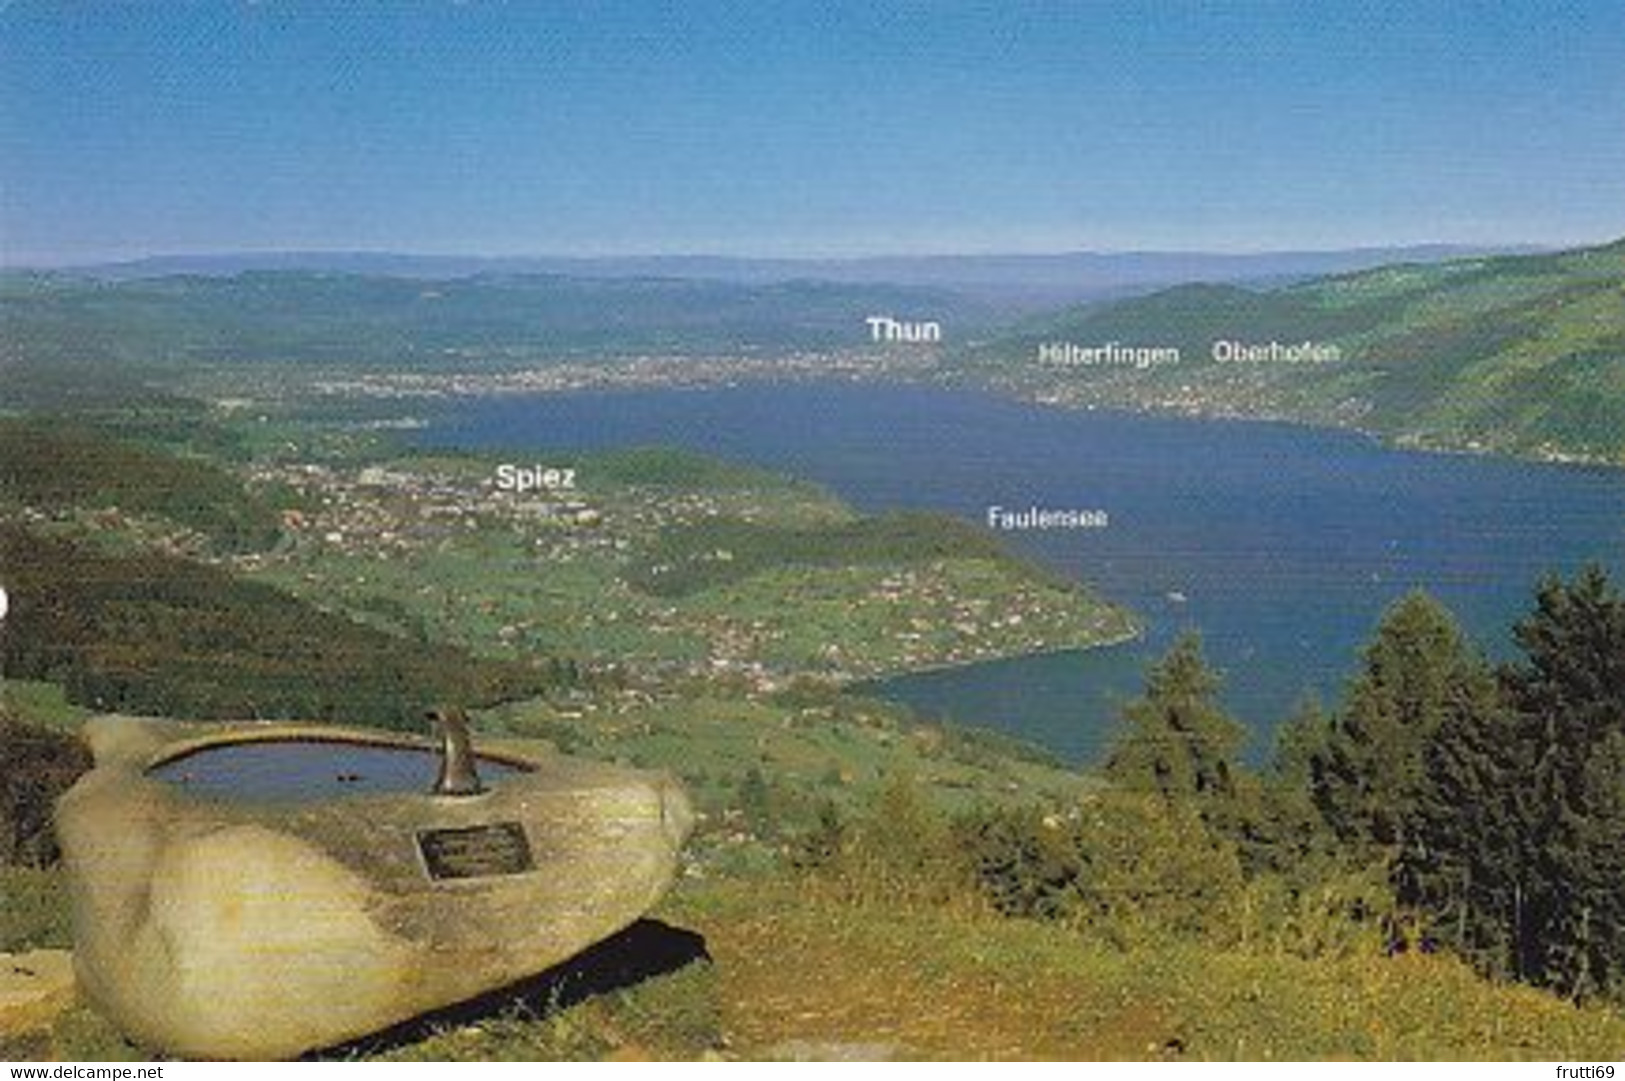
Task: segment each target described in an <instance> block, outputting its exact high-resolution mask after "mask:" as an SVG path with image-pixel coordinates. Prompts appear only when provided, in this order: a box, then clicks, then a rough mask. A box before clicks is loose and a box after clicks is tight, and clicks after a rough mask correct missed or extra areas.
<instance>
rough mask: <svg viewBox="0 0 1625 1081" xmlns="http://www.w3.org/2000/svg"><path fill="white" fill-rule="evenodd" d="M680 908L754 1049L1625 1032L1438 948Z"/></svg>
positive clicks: (828, 911)
mask: <svg viewBox="0 0 1625 1081" xmlns="http://www.w3.org/2000/svg"><path fill="white" fill-rule="evenodd" d="M665 912H667V913H669V916H668V918H669V919H671V920H672V921H673V922H675V923H678V924H680V925H683V926H688V927H692V928H694V929H695V930H698V931H700V932H701V933H702V934H704V935H705V937H706V942H707V944H708V946H709V948H710V950H711V953H712V956H713V957H714V958H715V959H716V963H717V978H718V981H719V987H718V992H717V993H718V995H719V999H720V1004H721V1009H720V1012H721V1017H722V1024H723V1028H724V1031H725V1032H726V1033H727V1034H728V1035H729V1037H730V1038H731V1040H732V1042H733V1047H734V1049H735V1050H736V1051H737V1052H738V1053H740V1054H742V1055H752V1054H764V1053H768V1052H771V1051H773V1050H774V1049H775V1048H777V1049H779V1050H780V1053H783V1051H784V1049H785V1048H786V1046H787V1044H788V1045H789V1046H791V1047H794V1044H793V1043H791V1041H801V1042H802V1044H803V1045H806V1044H809V1043H810V1044H813V1045H818V1044H824V1045H829V1044H837V1045H839V1044H848V1045H850V1044H857V1045H868V1046H870V1047H872V1048H876V1049H877V1050H878V1049H885V1048H889V1049H891V1050H892V1051H893V1052H894V1053H895V1054H898V1055H906V1056H915V1057H925V1058H968V1059H978V1058H999V1059H1014V1058H1084V1059H1146V1058H1189V1059H1230V1058H1241V1059H1327V1058H1361V1059H1503V1058H1512V1059H1521V1058H1530V1059H1574V1060H1576V1061H1594V1060H1608V1059H1611V1058H1614V1057H1617V1055H1618V1052H1619V1048H1620V1046H1621V1045H1622V1041H1625V1016H1622V1015H1621V1014H1620V1013H1618V1012H1617V1011H1614V1010H1609V1009H1603V1008H1589V1009H1584V1010H1580V1009H1576V1008H1574V1007H1573V1006H1571V1005H1569V1004H1568V1003H1565V1002H1562V1001H1559V1000H1557V999H1555V998H1552V997H1551V996H1549V995H1545V994H1542V993H1540V992H1537V991H1533V990H1530V989H1528V988H1517V987H1506V986H1497V985H1494V984H1490V983H1487V982H1485V981H1483V980H1481V979H1479V978H1478V977H1476V976H1475V975H1473V973H1472V972H1470V971H1469V970H1468V969H1466V968H1465V967H1464V966H1462V965H1461V964H1459V963H1457V962H1455V961H1452V960H1448V959H1445V958H1439V957H1423V956H1411V957H1399V958H1392V959H1390V958H1384V957H1380V956H1374V957H1364V958H1355V959H1349V960H1341V961H1339V960H1321V961H1314V962H1309V961H1302V960H1298V959H1295V958H1291V957H1285V956H1274V955H1271V954H1270V953H1268V952H1262V951H1260V952H1242V951H1217V950H1212V949H1207V948H1203V947H1197V946H1186V945H1180V944H1177V943H1170V944H1168V945H1165V946H1159V947H1153V948H1147V949H1142V950H1136V951H1132V952H1124V951H1120V950H1116V949H1113V948H1110V947H1105V946H1096V945H1091V944H1089V943H1087V942H1084V941H1081V940H1080V939H1079V938H1078V937H1077V936H1076V934H1074V933H1071V932H1068V931H1066V930H1064V929H1061V928H1058V927H1055V926H1052V925H1045V924H1038V923H1027V922H1022V921H1012V920H997V919H991V918H988V917H985V916H980V915H977V914H974V913H956V912H953V911H949V910H943V909H921V910H913V911H910V910H908V909H903V908H899V907H896V906H890V905H888V906H884V907H882V906H865V905H855V904H851V903H847V902H843V901H839V900H835V899H831V898H825V897H821V896H819V895H818V894H817V893H816V892H813V893H808V892H806V891H803V890H796V889H792V888H790V886H789V884H788V883H785V884H780V885H777V886H775V885H773V884H768V883H741V884H736V885H725V886H720V887H711V888H706V889H702V890H694V891H686V892H681V893H679V895H678V896H676V897H675V898H673V899H672V900H671V901H670V902H668V904H667V906H666V909H665ZM787 972H807V973H813V972H815V973H818V974H819V976H818V978H817V979H807V980H802V979H785V973H787Z"/></svg>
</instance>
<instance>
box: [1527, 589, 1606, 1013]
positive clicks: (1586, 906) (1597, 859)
mask: <svg viewBox="0 0 1625 1081" xmlns="http://www.w3.org/2000/svg"><path fill="white" fill-rule="evenodd" d="M1514 635H1515V637H1516V638H1517V640H1518V644H1519V645H1520V646H1521V647H1522V648H1523V652H1524V656H1525V660H1524V661H1523V662H1522V663H1520V664H1518V665H1515V666H1513V667H1511V668H1509V669H1507V670H1506V672H1505V673H1504V681H1505V684H1506V688H1507V692H1508V695H1509V697H1510V698H1511V700H1512V703H1513V705H1514V706H1515V708H1516V709H1517V712H1518V717H1519V722H1518V724H1519V739H1520V743H1521V744H1522V745H1523V746H1524V747H1525V754H1526V755H1527V756H1528V760H1529V768H1528V770H1527V775H1526V776H1525V777H1524V778H1523V785H1524V787H1525V788H1526V789H1527V790H1528V791H1529V792H1530V793H1531V794H1532V796H1533V799H1532V801H1531V805H1530V807H1529V809H1528V821H1527V822H1526V823H1525V824H1524V829H1525V831H1526V834H1527V842H1526V843H1527V846H1528V849H1529V855H1528V868H1527V870H1526V873H1525V879H1526V882H1527V885H1526V890H1525V897H1524V905H1523V909H1522V913H1521V915H1522V918H1521V919H1520V921H1519V923H1518V926H1517V928H1516V935H1517V940H1518V951H1519V962H1520V964H1519V969H1520V972H1522V973H1524V974H1526V975H1528V976H1530V977H1531V978H1533V979H1536V980H1537V981H1538V982H1541V983H1546V984H1549V985H1551V986H1554V987H1557V988H1559V989H1561V990H1563V991H1565V992H1567V993H1569V994H1573V995H1575V996H1577V997H1583V996H1586V995H1590V994H1595V993H1599V992H1603V993H1611V994H1614V995H1616V996H1617V995H1619V994H1621V993H1625V887H1622V883H1625V598H1622V597H1621V596H1620V594H1619V593H1618V592H1617V591H1616V590H1615V589H1614V588H1613V586H1612V585H1611V583H1610V582H1609V581H1608V577H1607V575H1606V574H1604V572H1603V571H1602V570H1601V569H1600V568H1598V567H1590V568H1587V569H1586V570H1585V571H1583V572H1582V573H1581V574H1580V575H1579V576H1577V577H1576V579H1575V581H1574V583H1573V584H1572V585H1566V584H1564V583H1563V582H1562V581H1561V580H1557V579H1552V580H1548V581H1546V582H1544V583H1542V585H1541V587H1540V589H1539V591H1538V592H1537V594H1536V603H1535V611H1534V612H1533V613H1532V614H1531V615H1530V616H1529V617H1528V618H1527V619H1525V620H1523V621H1522V622H1520V623H1519V624H1518V625H1517V627H1516V628H1514Z"/></svg>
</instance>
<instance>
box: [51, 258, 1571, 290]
mask: <svg viewBox="0 0 1625 1081" xmlns="http://www.w3.org/2000/svg"><path fill="white" fill-rule="evenodd" d="M1539 250H1543V249H1540V248H1536V247H1532V246H1528V245H1502V246H1487V245H1451V244H1419V245H1408V246H1392V247H1367V248H1349V249H1328V250H1297V251H1275V252H1257V253H1223V252H1201V251H1122V252H1091V251H1078V252H1059V253H1054V254H989V255H952V254H949V255H892V256H869V257H851V258H750V257H737V256H718V255H648V256H598V257H592V256H508V257H501V256H499V257H479V256H458V255H417V254H411V253H391V252H322V251H315V252H308V251H307V252H299V251H288V252H257V253H237V254H231V253H221V254H198V255H160V256H151V257H148V258H143V259H134V260H129V261H124V262H109V263H99V264H90V265H85V266H80V267H69V268H64V269H66V270H68V271H69V272H71V273H75V274H81V275H84V276H88V277H94V278H99V279H103V280H110V281H120V280H130V279H139V278H154V277H168V276H172V275H206V276H222V275H233V274H239V273H242V272H244V271H254V270H296V271H326V272H336V273H345V274H363V275H374V276H383V277H407V278H432V279H443V278H460V277H470V276H475V275H483V274H497V275H513V274H525V275H528V274H549V275H562V276H567V277H573V278H669V279H680V280H710V281H719V282H733V283H738V284H756V285H761V284H772V283H784V282H792V281H822V282H834V283H842V284H854V285H858V284H864V285H910V286H929V287H935V288H943V289H951V290H954V291H958V292H962V293H965V294H968V295H971V296H974V297H977V298H980V299H983V300H991V301H999V302H1006V303H1008V302H1017V303H1025V304H1028V305H1038V304H1060V303H1065V302H1067V301H1070V300H1083V299H1099V298H1102V297H1107V296H1113V295H1122V294H1124V293H1125V292H1131V291H1141V290H1144V289H1147V288H1151V287H1158V286H1166V285H1173V284H1176V283H1179V282H1190V281H1267V280H1276V281H1280V280H1284V279H1288V278H1303V277H1310V276H1319V275H1323V274H1335V273H1342V272H1346V271H1352V270H1361V269H1365V268H1368V267H1374V266H1381V265H1384V264H1388V263H1397V262H1412V263H1431V262H1439V261H1441V260H1445V259H1452V258H1460V257H1465V256H1472V255H1487V254H1498V253H1518V252H1531V251H1539Z"/></svg>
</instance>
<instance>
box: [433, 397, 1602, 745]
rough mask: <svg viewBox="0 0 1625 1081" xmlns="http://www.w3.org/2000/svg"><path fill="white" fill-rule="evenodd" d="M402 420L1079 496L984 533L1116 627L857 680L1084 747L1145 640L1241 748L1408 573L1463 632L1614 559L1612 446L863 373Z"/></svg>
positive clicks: (934, 504) (988, 495)
mask: <svg viewBox="0 0 1625 1081" xmlns="http://www.w3.org/2000/svg"><path fill="white" fill-rule="evenodd" d="M420 437H421V439H422V440H423V441H425V442H428V443H432V444H438V445H452V446H461V447H470V448H475V447H481V448H483V447H506V448H527V449H536V450H544V449H548V448H553V449H572V448H596V447H608V446H623V445H652V444H668V445H676V446H683V447H688V448H691V449H694V450H699V451H704V452H707V453H710V454H715V455H720V456H723V457H727V458H732V459H736V460H740V461H746V462H751V463H755V464H758V465H762V466H766V467H769V468H772V469H776V470H780V471H783V472H787V473H791V474H794V475H797V476H801V477H806V478H809V479H812V480H816V481H819V482H821V483H823V484H825V485H827V486H828V487H829V488H831V489H832V490H833V491H835V492H837V493H838V494H839V495H841V496H842V497H843V498H845V499H846V500H848V501H849V502H851V503H852V504H853V505H855V506H857V507H858V508H860V509H862V510H866V511H878V510H884V509H892V508H902V507H907V508H929V509H932V510H941V511H947V512H950V513H954V514H958V515H961V516H963V517H965V518H967V519H969V520H971V521H974V522H985V520H986V513H987V508H988V506H989V505H994V504H997V505H1000V506H1004V507H1007V508H1012V509H1024V508H1026V507H1028V506H1030V505H1035V504H1036V505H1039V506H1044V507H1053V508H1089V509H1094V508H1099V509H1103V510H1105V511H1106V512H1107V513H1108V514H1109V515H1110V525H1109V526H1108V527H1107V528H1105V529H1095V530H1070V531H1054V532H1033V533H1002V534H1001V536H1003V537H1005V538H1007V539H1008V540H1009V541H1010V542H1011V543H1012V545H1014V546H1015V547H1016V548H1017V549H1019V550H1020V551H1022V552H1024V553H1025V554H1027V555H1029V556H1031V557H1033V558H1034V559H1036V560H1038V561H1040V562H1043V563H1045V564H1046V565H1048V566H1050V567H1052V568H1054V569H1056V570H1059V571H1060V572H1062V573H1064V574H1066V575H1068V576H1069V577H1073V578H1076V579H1078V580H1081V581H1085V582H1088V583H1090V584H1091V585H1093V586H1094V587H1095V588H1096V589H1097V590H1098V591H1099V592H1100V593H1102V594H1103V595H1105V596H1106V597H1108V598H1110V599H1112V600H1115V601H1119V602H1121V603H1124V604H1126V605H1128V606H1130V607H1131V608H1133V609H1135V610H1136V611H1137V612H1139V613H1140V615H1141V616H1142V617H1143V619H1144V620H1145V621H1146V623H1147V634H1146V636H1145V637H1144V638H1143V639H1142V640H1140V641H1137V642H1133V643H1129V644H1126V645H1123V646H1117V647H1111V648H1107V649H1101V650H1092V651H1087V652H1084V653H1062V654H1055V655H1050V656H1041V657H1027V658H1020V659H1017V660H1012V661H1000V662H993V663H988V664H979V665H973V666H969V667H966V668H961V669H955V670H950V671H943V672H932V673H924V674H920V675H913V676H906V677H902V678H898V679H893V680H888V681H884V682H882V683H879V684H875V685H871V687H872V689H873V690H874V691H876V692H877V693H880V694H882V695H884V696H886V697H890V698H894V699H896V700H898V701H903V702H907V703H909V704H910V705H913V706H914V707H916V708H917V709H919V710H921V711H922V712H924V713H927V714H931V715H934V716H940V717H945V718H948V719H952V720H956V721H960V722H964V723H974V724H980V725H984V726H987V727H992V728H998V729H1003V730H1006V731H1009V732H1011V733H1013V734H1016V735H1020V736H1022V737H1024V738H1027V739H1029V740H1032V741H1034V742H1037V743H1041V744H1043V745H1045V746H1047V747H1049V748H1051V749H1053V750H1055V751H1056V752H1058V753H1059V754H1061V755H1062V756H1064V757H1065V758H1067V759H1069V760H1073V761H1087V760H1091V759H1093V758H1095V757H1096V756H1097V755H1098V754H1099V752H1100V750H1101V748H1102V746H1103V745H1104V742H1105V741H1106V740H1107V739H1109V737H1110V734H1111V732H1112V731H1113V728H1114V726H1115V724H1116V723H1117V707H1118V705H1119V704H1120V703H1121V702H1122V701H1123V700H1124V699H1126V698H1128V697H1131V696H1132V695H1134V694H1135V693H1136V692H1137V691H1138V689H1139V685H1140V678H1141V674H1142V672H1143V670H1144V666H1145V665H1146V663H1147V662H1148V660H1150V659H1151V658H1153V657H1155V656H1156V655H1158V654H1159V653H1160V652H1161V651H1162V650H1164V649H1166V648H1167V646H1168V644H1169V642H1170V641H1171V640H1172V639H1173V637H1174V636H1175V635H1176V634H1178V633H1179V632H1180V631H1181V630H1182V629H1185V628H1195V629H1197V630H1199V631H1200V632H1201V633H1202V636H1203V641H1204V644H1205V646H1206V650H1207V654H1208V657H1209V659H1210V660H1211V661H1212V662H1213V663H1214V665H1215V666H1216V667H1217V668H1219V669H1220V670H1221V671H1222V672H1223V674H1224V676H1225V691H1224V697H1225V701H1226V703H1227V704H1228V706H1229V707H1230V708H1231V709H1232V710H1233V711H1234V712H1235V713H1236V714H1237V715H1238V716H1239V717H1240V718H1241V719H1242V720H1243V721H1244V722H1245V723H1246V724H1247V725H1248V727H1249V728H1250V729H1251V730H1252V731H1253V732H1254V734H1255V739H1254V741H1253V746H1252V748H1251V753H1252V754H1253V755H1254V756H1258V755H1261V754H1264V753H1267V751H1268V747H1269V733H1270V732H1271V731H1272V730H1273V729H1274V728H1275V726H1276V725H1277V724H1278V723H1279V722H1280V721H1281V720H1282V719H1284V717H1285V716H1286V715H1287V714H1288V713H1289V712H1290V711H1291V710H1292V709H1293V707H1294V706H1295V705H1296V704H1297V703H1298V702H1300V701H1302V700H1303V698H1304V697H1305V696H1306V695H1309V694H1317V695H1319V696H1320V697H1321V698H1322V699H1323V700H1326V701H1330V700H1331V699H1333V698H1335V697H1336V695H1337V694H1338V692H1339V689H1340V687H1341V686H1342V683H1343V681H1344V680H1345V679H1346V678H1347V676H1348V675H1349V673H1350V672H1351V671H1352V670H1353V668H1354V666H1355V665H1356V664H1357V651H1358V648H1359V645H1360V643H1361V642H1363V641H1364V640H1365V638H1366V637H1367V636H1368V634H1369V633H1370V630H1371V628H1372V626H1373V625H1374V624H1375V622H1376V621H1377V620H1378V619H1379V618H1380V616H1381V613H1382V611H1383V609H1384V608H1385V607H1386V606H1387V605H1389V604H1390V603H1392V602H1393V601H1394V600H1395V599H1397V598H1398V597H1400V596H1401V595H1403V594H1404V593H1405V592H1406V591H1407V590H1410V589H1413V588H1417V587H1422V588H1426V589H1428V590H1429V591H1431V592H1432V593H1434V594H1435V595H1436V596H1438V597H1439V598H1440V599H1441V600H1442V601H1443V602H1444V603H1446V604H1447V605H1449V606H1450V608H1451V609H1452V610H1453V611H1454V612H1455V613H1456V615H1457V617H1458V618H1459V619H1460V620H1461V621H1462V623H1463V624H1464V625H1465V626H1466V627H1467V628H1468V630H1469V631H1470V632H1471V633H1472V634H1473V635H1474V636H1475V638H1476V639H1477V640H1478V641H1479V642H1480V644H1481V645H1482V646H1483V647H1484V649H1485V651H1486V652H1488V653H1490V654H1491V655H1492V656H1495V657H1504V656H1508V655H1510V653H1511V649H1512V647H1511V639H1510V636H1509V633H1508V628H1509V626H1510V624H1511V622H1512V621H1513V620H1514V619H1516V618H1518V617H1519V616H1521V615H1522V614H1524V613H1525V612H1526V611H1527V610H1528V608H1529V606H1530V602H1531V598H1532V595H1533V589H1534V586H1535V584H1536V582H1537V581H1538V580H1539V579H1540V577H1541V576H1542V575H1544V574H1548V573H1553V572H1560V573H1563V574H1565V575H1567V574H1571V573H1573V571H1575V570H1576V569H1578V568H1579V567H1580V566H1582V565H1583V564H1584V563H1585V562H1587V561H1599V562H1602V563H1604V564H1605V565H1606V566H1607V567H1608V568H1609V570H1610V572H1611V573H1612V574H1613V575H1614V577H1615V580H1616V582H1617V581H1621V580H1622V578H1625V573H1622V572H1625V470H1612V469H1604V468H1597V467H1581V466H1563V465H1544V464H1533V463H1526V462H1518V461H1511V460H1507V459H1497V458H1479V457H1468V456H1460V455H1445V454H1428V453H1421V452H1412V451H1402V450H1394V449H1390V448H1386V447H1383V446H1381V445H1379V444H1377V443H1375V442H1373V441H1371V440H1369V439H1366V438H1364V437H1362V436H1359V435H1355V434H1351V433H1346V432H1329V431H1321V430H1316V429H1309V428H1302V427H1295V426H1289V425H1283V424H1270V423H1256V422H1242V421H1214V420H1196V419H1185V418H1169V417H1154V416H1143V415H1138V414H1128V413H1116V412H1079V411H1068V410H1062V409H1057V408H1049V407H1044V406H1038V405H1032V404H1028V403H1023V402H1017V401H1012V400H1009V399H1004V398H999V397H996V396H993V395H989V394H984V393H980V392H975V391H959V390H944V389H937V388H929V387H920V386H901V385H873V384H757V385H746V386H740V387H730V388H725V389H702V390H648V391H617V392H591V393H586V392H584V393H577V394H563V395H536V396H523V397H489V398H476V399H468V400H465V401H462V402H459V403H456V404H454V405H452V406H451V407H450V408H449V409H448V410H447V411H446V412H445V413H444V414H442V415H441V416H440V417H439V418H438V420H436V421H435V422H434V423H433V424H432V425H431V427H429V428H428V429H425V430H424V431H423V432H422V433H420Z"/></svg>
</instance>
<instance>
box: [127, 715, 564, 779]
mask: <svg viewBox="0 0 1625 1081" xmlns="http://www.w3.org/2000/svg"><path fill="white" fill-rule="evenodd" d="M249 743H338V744H346V745H349V746H358V747H382V748H387V749H394V750H404V751H421V752H423V753H425V754H430V755H433V754H438V753H439V747H438V745H437V744H435V743H434V742H432V741H430V740H426V739H421V738H419V737H415V736H408V735H402V734H399V733H395V732H389V731H386V730H383V729H378V730H370V729H365V728H350V727H337V726H333V725H321V724H301V723H298V722H282V721H270V722H255V723H254V726H253V727H248V726H245V725H232V724H230V722H226V723H225V724H224V725H223V726H222V730H221V731H219V732H213V733H206V734H200V735H196V736H182V737H181V738H178V739H174V740H169V741H166V742H165V743H164V744H163V745H162V746H160V747H158V748H156V749H155V750H153V751H152V753H150V754H148V755H146V756H144V760H143V761H142V762H141V763H140V764H139V765H138V766H137V767H136V768H137V770H138V772H140V773H141V774H142V775H143V776H145V777H147V778H148V779H150V780H156V778H152V777H151V776H150V775H151V773H152V771H153V770H155V769H157V768H159V767H160V766H167V765H169V764H170V763H171V762H176V761H179V760H180V759H183V758H190V757H191V756H193V755H196V754H202V753H203V752H204V751H211V750H215V749H216V748H219V747H236V746H241V745H243V744H249ZM475 756H476V757H477V758H479V759H483V760H486V761H490V762H495V763H497V764H498V765H502V766H508V767H511V768H512V769H515V770H518V771H520V772H522V773H534V772H536V770H537V769H539V768H540V767H541V765H542V763H541V762H539V761H538V760H537V758H536V757H535V756H534V755H528V754H524V753H522V752H520V751H517V750H513V749H509V748H501V749H497V750H488V749H486V748H484V747H481V748H479V749H478V750H477V751H476V752H475ZM160 783H161V782H160Z"/></svg>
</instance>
